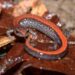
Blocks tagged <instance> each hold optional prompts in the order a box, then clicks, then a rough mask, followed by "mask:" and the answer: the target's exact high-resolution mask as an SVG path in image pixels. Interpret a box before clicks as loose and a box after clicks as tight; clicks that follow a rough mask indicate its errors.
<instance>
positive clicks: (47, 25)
mask: <svg viewBox="0 0 75 75" xmlns="http://www.w3.org/2000/svg"><path fill="white" fill-rule="evenodd" d="M13 23H14V26H15V27H22V28H26V27H30V28H34V29H36V30H38V31H40V32H42V33H44V34H45V35H47V36H48V37H50V38H52V39H53V40H54V41H55V42H56V43H57V44H61V47H60V48H59V49H56V50H53V51H50V52H47V51H46V50H44V51H43V50H39V49H36V48H34V47H32V46H31V44H30V39H31V38H32V36H31V35H30V36H29V37H28V39H26V43H25V51H27V52H28V53H29V54H31V55H32V56H34V57H37V58H41V59H48V60H54V59H59V58H61V57H63V56H64V55H65V53H66V52H67V50H66V48H67V38H66V37H65V36H64V34H63V33H62V31H61V30H60V28H59V27H58V26H56V25H55V24H54V23H52V22H50V21H48V20H46V19H44V18H42V17H39V16H35V15H32V14H24V15H22V16H20V17H17V18H15V19H14V21H13Z"/></svg>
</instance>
